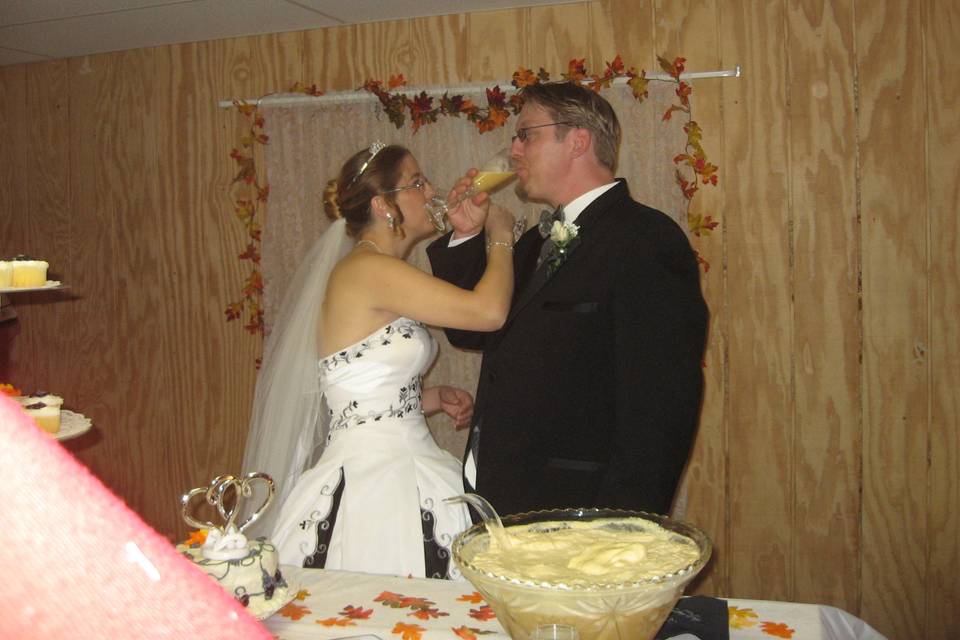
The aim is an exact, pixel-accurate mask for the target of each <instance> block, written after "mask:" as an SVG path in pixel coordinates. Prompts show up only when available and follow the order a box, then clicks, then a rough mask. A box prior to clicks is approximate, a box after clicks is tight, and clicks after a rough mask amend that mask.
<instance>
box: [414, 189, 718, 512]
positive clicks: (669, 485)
mask: <svg viewBox="0 0 960 640" xmlns="http://www.w3.org/2000/svg"><path fill="white" fill-rule="evenodd" d="M576 224H577V225H578V226H579V227H580V231H579V240H578V242H577V244H576V246H575V247H574V248H573V249H572V250H571V251H570V253H569V255H568V257H567V259H566V261H565V262H564V263H563V264H562V265H561V266H560V267H559V268H558V269H556V270H555V271H554V272H553V273H552V274H550V275H548V274H547V269H546V265H544V266H542V267H540V268H539V269H538V268H537V266H536V263H537V257H538V255H539V252H540V247H541V245H542V244H543V242H544V240H543V239H542V238H541V237H540V234H539V233H538V231H537V229H536V227H534V228H533V229H530V230H529V231H528V232H527V233H525V234H524V235H523V236H522V237H521V238H520V240H519V241H518V242H517V245H516V247H515V251H514V268H515V274H516V288H515V292H514V300H513V304H512V308H511V311H510V314H509V316H508V318H507V321H506V323H505V324H504V326H503V328H502V329H500V330H499V331H497V332H493V333H472V332H465V331H456V330H448V331H447V336H448V338H449V339H450V342H451V343H452V344H454V345H455V346H458V347H462V348H472V349H483V364H482V366H481V371H480V379H479V383H478V387H477V398H476V406H475V413H474V426H473V427H471V433H470V442H469V444H468V450H469V447H470V446H476V447H477V460H476V462H477V484H476V490H477V492H478V493H479V494H480V495H482V496H484V497H485V498H487V499H488V500H489V501H490V502H491V504H493V506H494V507H495V508H496V509H497V510H498V511H499V512H500V513H502V514H506V513H516V512H520V511H529V510H535V509H545V508H555V507H617V508H627V509H641V510H645V511H650V512H654V513H666V512H668V511H669V509H670V506H671V502H672V500H673V494H674V491H675V490H676V486H677V483H678V481H679V477H680V474H681V472H682V471H683V467H684V465H685V464H686V460H687V456H688V454H689V451H690V447H691V444H692V442H693V436H694V433H695V430H696V425H697V421H698V417H699V413H700V403H701V399H702V395H703V374H702V370H701V366H702V364H701V363H702V358H703V351H704V345H705V340H706V331H707V309H706V305H705V304H704V301H703V297H702V295H701V292H700V280H699V270H698V266H697V261H696V258H695V256H694V253H693V251H692V249H691V248H690V244H689V242H688V241H687V238H686V236H685V235H684V232H683V230H681V229H680V227H679V226H678V225H677V224H676V223H675V222H674V221H673V220H671V219H670V218H669V217H668V216H666V215H665V214H663V213H661V212H660V211H657V210H655V209H651V208H650V207H646V206H644V205H641V204H639V203H637V202H635V201H633V200H632V199H631V198H630V194H629V192H628V189H627V185H626V182H624V181H622V180H621V181H618V183H617V184H616V185H615V186H614V187H612V188H611V189H609V190H608V191H606V192H605V193H603V194H602V195H601V196H600V197H599V198H597V199H596V200H595V201H594V202H593V203H591V204H590V205H589V206H588V207H587V208H586V209H585V210H584V211H583V212H581V214H580V216H579V217H578V218H577V220H576ZM447 244H448V236H444V237H442V238H440V239H439V240H437V241H435V242H433V243H432V244H431V245H430V246H429V247H428V249H427V253H428V255H429V258H430V262H431V265H432V267H433V271H434V274H435V275H437V276H438V277H441V278H443V279H445V280H447V281H449V282H452V283H455V284H457V285H459V286H461V287H465V288H473V286H474V285H475V284H476V282H477V280H478V279H479V278H480V276H481V275H482V274H483V270H484V267H485V264H486V263H485V260H486V253H485V239H484V237H483V235H482V234H481V235H480V236H477V237H475V238H472V239H470V240H468V241H467V242H465V243H463V244H461V245H458V246H456V247H453V248H449V247H448V246H447ZM478 425H479V428H477V426H478Z"/></svg>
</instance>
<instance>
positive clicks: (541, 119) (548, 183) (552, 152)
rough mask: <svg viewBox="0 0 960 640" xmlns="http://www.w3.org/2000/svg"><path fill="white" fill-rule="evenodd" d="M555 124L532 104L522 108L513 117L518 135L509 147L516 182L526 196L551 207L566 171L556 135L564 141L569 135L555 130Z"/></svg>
mask: <svg viewBox="0 0 960 640" xmlns="http://www.w3.org/2000/svg"><path fill="white" fill-rule="evenodd" d="M555 122H556V119H555V118H554V117H553V114H551V113H550V112H549V111H547V110H546V109H544V108H543V107H541V106H539V105H537V104H533V103H528V104H526V105H524V107H523V110H522V111H521V112H520V117H519V118H517V126H516V131H517V132H518V135H517V136H516V137H515V138H514V140H513V144H512V145H511V147H510V154H511V156H512V157H513V160H514V162H515V163H516V167H517V179H518V180H519V182H520V188H521V189H522V190H523V192H524V194H525V195H526V197H527V198H529V199H531V200H538V201H543V202H549V203H552V204H557V203H555V202H554V197H553V195H554V193H555V192H556V191H557V188H558V187H559V186H560V185H562V184H563V182H564V177H565V175H566V171H567V165H566V159H567V157H568V154H567V152H566V144H565V142H564V139H560V140H557V135H558V133H559V134H561V135H562V136H563V138H565V137H566V134H567V133H569V130H568V129H566V127H561V128H560V130H559V131H558V127H556V126H554V123H555ZM544 125H547V126H544ZM521 130H522V135H520V134H519V132H521ZM521 138H524V139H523V140H521Z"/></svg>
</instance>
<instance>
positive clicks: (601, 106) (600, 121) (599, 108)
mask: <svg viewBox="0 0 960 640" xmlns="http://www.w3.org/2000/svg"><path fill="white" fill-rule="evenodd" d="M520 97H521V98H523V103H524V104H527V103H533V104H535V105H537V106H539V107H542V108H544V109H546V110H547V111H548V112H549V113H550V115H551V116H552V117H553V119H554V121H555V122H569V123H572V124H571V125H570V126H573V127H577V128H580V129H586V130H588V131H589V132H590V135H591V136H592V137H593V148H594V150H595V151H596V154H597V160H599V161H600V164H602V165H603V166H605V167H606V168H608V169H610V171H611V172H613V171H616V167H617V153H618V151H619V149H620V136H621V131H620V121H619V120H618V119H617V114H616V112H615V111H614V110H613V107H612V106H610V103H609V102H607V101H606V99H605V98H604V97H603V96H601V95H600V94H599V93H597V92H596V91H593V90H592V89H588V88H586V87H584V86H583V85H581V84H580V83H577V82H567V81H564V82H538V83H536V84H530V85H527V86H525V87H524V88H523V89H521V90H520ZM569 130H570V127H568V126H558V127H556V134H555V135H556V136H557V140H561V139H563V138H564V137H565V136H566V135H567V132H568V131H569Z"/></svg>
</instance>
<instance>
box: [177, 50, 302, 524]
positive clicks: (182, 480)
mask: <svg viewBox="0 0 960 640" xmlns="http://www.w3.org/2000/svg"><path fill="white" fill-rule="evenodd" d="M283 42H286V43H289V44H290V46H299V41H298V40H297V39H289V38H288V39H286V40H285V41H278V40H270V39H264V38H250V39H244V40H242V41H220V42H214V43H204V44H198V45H183V46H179V47H175V48H172V49H171V51H170V52H169V57H168V58H165V59H164V60H163V63H162V72H161V73H160V76H161V78H163V80H164V81H163V85H162V88H163V93H162V95H161V100H162V104H163V113H164V116H163V119H164V120H165V121H166V122H186V123H190V127H191V129H192V130H191V132H190V134H191V135H182V132H179V131H177V130H176V129H175V128H174V127H171V126H169V125H167V126H164V127H163V128H162V129H161V130H160V135H159V146H160V149H161V156H162V157H166V158H171V159H180V161H179V162H171V164H170V167H171V170H170V171H168V172H165V174H164V176H163V182H162V191H163V193H164V194H165V195H164V198H165V204H164V208H165V209H167V211H168V217H169V221H170V224H169V226H168V228H167V229H166V230H165V231H164V234H163V236H162V249H163V252H164V255H165V256H166V261H167V263H168V264H170V265H171V266H173V267H174V273H175V274H177V276H178V277H175V278H173V279H170V280H169V281H168V285H167V291H166V296H167V299H168V300H169V302H168V306H167V312H168V313H167V314H166V316H167V317H166V319H165V322H166V323H167V324H169V325H170V326H172V327H176V330H175V331H174V332H173V333H172V336H171V337H174V336H175V337H176V338H177V339H176V340H175V341H174V340H171V341H170V342H169V344H168V345H167V348H168V350H169V353H170V354H173V355H172V356H171V357H170V358H168V362H167V372H166V375H165V377H166V378H167V379H169V380H170V389H171V403H172V404H173V405H174V407H175V413H176V415H177V417H178V420H177V422H176V429H174V430H172V432H171V433H170V434H169V436H170V438H171V439H172V443H171V445H170V447H171V449H172V450H174V451H176V452H177V456H178V459H177V460H176V463H175V464H176V467H175V469H174V473H172V474H171V475H172V478H173V479H174V480H173V481H172V482H171V484H172V485H173V486H171V487H169V488H168V489H167V493H168V495H167V496H166V499H165V501H164V502H165V504H166V505H175V504H176V500H177V498H178V496H179V494H180V493H182V492H183V491H185V490H187V489H189V488H191V487H194V486H199V485H200V484H204V483H206V482H209V481H210V479H212V478H213V477H215V476H216V475H219V474H222V473H232V474H235V473H238V472H239V471H240V463H241V459H242V455H243V446H244V440H245V437H246V428H247V422H248V420H249V408H250V401H251V398H252V392H253V385H254V378H255V369H254V359H255V355H256V353H257V350H258V344H257V343H258V340H257V339H256V338H255V337H253V336H251V335H249V334H247V333H245V332H243V330H242V328H241V326H240V324H239V323H230V324H228V323H225V322H224V316H223V309H224V307H225V306H226V304H227V302H229V301H232V300H234V299H236V298H237V297H238V296H239V295H240V284H241V283H242V281H243V279H244V277H245V276H246V270H247V267H246V266H245V265H244V264H242V263H241V262H240V261H239V260H237V255H238V254H239V253H240V252H241V251H242V250H243V248H244V246H245V245H246V242H247V239H246V238H245V235H244V231H243V230H242V228H241V226H240V225H238V224H237V222H236V220H235V218H234V216H233V212H232V206H231V204H230V202H229V200H228V197H227V193H228V186H229V184H230V182H231V180H232V177H233V171H234V167H233V166H231V163H230V162H229V159H228V152H229V149H230V148H231V146H235V145H237V142H238V140H239V136H240V133H241V131H242V124H240V123H241V120H242V119H241V118H239V117H238V116H237V115H236V114H235V112H234V111H231V110H219V109H217V108H216V107H215V105H216V102H217V100H218V99H219V98H221V97H223V96H231V95H234V96H252V95H260V94H263V93H267V92H269V91H270V87H271V86H273V87H277V86H283V85H285V84H287V83H288V82H290V76H292V77H294V78H297V77H298V76H299V75H300V71H299V69H298V68H296V65H293V66H291V65H282V66H277V65H270V64H267V63H266V62H265V61H267V60H269V59H270V58H271V56H272V55H274V53H273V52H274V51H275V49H276V48H277V46H279V45H280V44H282V43H283ZM204 69H206V70H207V71H206V74H207V75H206V76H204V72H203V70H204ZM250 70H253V71H254V72H253V73H248V71H250ZM281 76H282V77H281ZM198 400H200V402H198ZM166 514H167V519H166V522H165V526H164V532H174V533H175V535H176V537H180V536H182V534H183V532H184V530H185V525H184V524H183V523H182V522H180V520H179V516H178V514H177V512H176V510H175V509H169V510H168V511H166Z"/></svg>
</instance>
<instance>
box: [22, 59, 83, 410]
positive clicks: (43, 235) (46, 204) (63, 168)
mask: <svg viewBox="0 0 960 640" xmlns="http://www.w3.org/2000/svg"><path fill="white" fill-rule="evenodd" d="M26 91H27V94H26V95H27V114H29V115H28V119H29V125H28V131H29V134H28V135H29V137H30V140H31V142H32V147H31V151H30V153H29V154H27V156H26V157H25V164H26V166H25V174H24V175H29V176H32V179H31V180H30V181H29V182H27V183H26V184H27V188H28V191H27V200H28V205H27V209H26V211H27V212H29V218H28V219H27V220H24V221H23V227H24V231H26V233H27V234H28V237H27V238H26V247H29V248H28V249H27V252H28V253H31V254H32V255H33V256H35V257H37V258H40V259H43V260H46V261H47V262H48V263H49V264H50V268H49V270H48V272H47V276H48V278H50V279H54V280H61V281H65V282H67V283H69V282H70V280H69V275H70V272H71V267H72V259H71V258H72V253H73V252H72V250H71V249H72V248H71V243H70V228H71V218H72V216H71V214H70V206H69V204H70V168H69V158H70V154H69V153H68V149H69V146H68V145H69V143H68V140H69V130H68V127H69V109H68V100H69V98H68V96H69V90H68V79H67V63H66V61H65V60H59V61H54V62H47V63H43V64H41V65H38V67H37V69H36V70H35V72H34V73H31V74H29V75H28V76H27V84H26ZM26 247H25V248H26ZM70 299H71V296H70V294H69V292H56V293H52V292H51V293H36V294H29V295H24V296H20V295H18V296H16V299H15V300H14V302H15V303H16V304H17V311H18V313H19V314H20V321H21V323H23V324H22V330H23V338H24V339H26V340H29V341H30V342H32V343H33V353H34V356H33V358H34V359H33V360H32V361H30V362H27V363H24V364H25V365H26V366H27V367H28V368H30V369H32V370H33V372H34V373H33V376H32V377H33V386H32V388H30V389H28V390H29V391H38V390H50V391H52V392H53V393H59V390H62V389H68V388H69V386H68V383H69V382H70V380H71V379H72V377H73V376H74V375H75V374H76V369H75V367H74V366H73V364H72V363H71V362H70V360H69V359H66V358H64V357H63V356H64V354H65V353H68V352H69V350H70V345H71V339H70V328H71V326H72V324H73V322H72V321H73V320H74V319H75V318H74V314H73V313H72V305H71V304H70ZM64 399H65V400H66V399H67V396H64ZM67 406H68V407H73V406H74V405H73V404H72V403H71V404H68V405H67Z"/></svg>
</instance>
